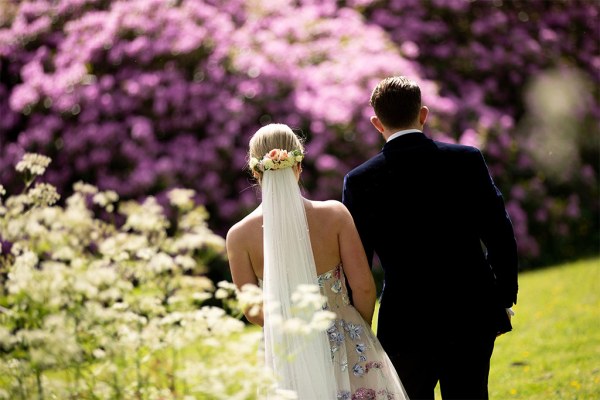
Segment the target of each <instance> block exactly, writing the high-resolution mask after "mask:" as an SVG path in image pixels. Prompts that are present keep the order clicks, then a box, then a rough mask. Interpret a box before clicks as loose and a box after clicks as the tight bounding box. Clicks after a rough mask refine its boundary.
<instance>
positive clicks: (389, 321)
mask: <svg viewBox="0 0 600 400" xmlns="http://www.w3.org/2000/svg"><path fill="white" fill-rule="evenodd" d="M342 201H343V203H344V204H345V205H346V206H347V207H348V209H349V210H350V212H351V214H352V216H353V218H354V221H355V223H356V226H357V228H358V231H359V234H360V237H361V240H362V242H363V245H364V248H365V250H366V252H367V258H368V259H369V262H370V263H371V265H372V262H373V256H374V254H377V256H378V258H379V260H380V262H381V267H382V269H383V271H384V287H383V291H382V295H381V298H380V310H379V317H378V318H379V319H378V336H379V338H380V341H381V342H382V344H383V345H384V347H387V348H388V349H390V348H393V342H394V341H395V340H397V338H398V334H399V333H400V332H402V334H403V335H411V336H414V337H423V336H430V335H432V334H436V332H437V333H441V334H445V335H447V334H458V335H463V334H465V333H467V332H469V333H476V332H481V333H486V334H489V333H490V332H497V333H504V332H507V331H509V330H511V329H512V326H511V324H510V321H509V319H508V317H507V315H506V310H505V308H507V307H511V306H512V305H513V304H514V303H516V301H517V286H518V285H517V271H518V261H517V245H516V241H515V237H514V232H513V227H512V223H511V220H510V218H509V216H508V214H507V212H506V210H505V205H504V200H503V197H502V194H501V193H500V191H499V190H498V188H497V187H496V186H495V185H494V182H493V180H492V178H491V176H490V174H489V172H488V169H487V165H486V163H485V160H484V158H483V156H482V154H481V152H480V151H479V150H478V149H476V148H474V147H470V146H463V145H456V144H449V143H443V142H438V141H433V140H431V139H429V138H427V137H426V136H425V135H424V134H422V133H420V132H415V133H408V134H405V135H403V136H400V137H398V138H395V139H393V140H391V141H390V142H388V143H386V144H385V146H384V147H383V149H382V151H381V152H379V153H378V154H377V155H375V156H374V157H373V158H371V159H370V160H368V161H366V162H365V163H364V164H362V165H360V166H358V167H356V168H355V169H353V170H352V171H350V172H349V173H348V174H347V175H346V176H345V178H344V189H343V197H342ZM397 324H399V325H400V326H401V328H400V330H397V328H395V325H397Z"/></svg>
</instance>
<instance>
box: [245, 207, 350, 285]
mask: <svg viewBox="0 0 600 400" xmlns="http://www.w3.org/2000/svg"><path fill="white" fill-rule="evenodd" d="M304 207H305V210H306V219H307V221H308V230H309V234H310V241H311V247H312V250H313V255H314V258H315V264H316V266H317V271H316V272H317V275H320V274H322V273H324V272H327V271H329V270H331V269H332V268H334V267H335V266H336V265H338V264H339V263H340V261H341V257H340V246H339V234H340V232H341V230H342V224H343V221H344V218H343V212H345V206H344V205H343V204H342V203H340V202H339V201H335V200H327V201H312V200H307V199H304ZM237 225H238V226H237V229H240V230H241V231H243V232H244V237H245V239H246V240H245V242H246V246H245V247H246V250H247V252H248V256H249V257H250V262H251V264H252V269H253V270H254V273H255V274H256V276H257V277H258V278H259V279H262V277H263V232H262V209H261V207H258V208H257V209H256V210H254V211H253V212H252V213H250V214H249V215H248V216H247V217H246V218H244V219H243V220H241V221H240V222H239V223H238V224H237Z"/></svg>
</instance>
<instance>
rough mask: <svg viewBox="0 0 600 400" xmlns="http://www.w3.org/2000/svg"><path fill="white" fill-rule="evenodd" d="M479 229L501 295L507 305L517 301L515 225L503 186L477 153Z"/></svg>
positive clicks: (505, 305)
mask: <svg viewBox="0 0 600 400" xmlns="http://www.w3.org/2000/svg"><path fill="white" fill-rule="evenodd" d="M475 163H476V164H475V170H476V173H477V176H476V178H477V184H476V186H477V188H478V199H477V201H478V205H479V215H478V218H479V230H480V237H481V240H482V242H483V244H484V245H485V247H486V249H487V260H488V262H489V264H490V266H491V267H492V270H493V272H494V275H495V276H496V284H497V289H498V296H499V298H500V301H501V303H502V305H503V306H504V307H506V308H508V307H511V306H512V305H513V304H516V303H517V292H518V269H519V266H518V257H517V243H516V240H515V235H514V230H513V225H512V222H511V220H510V216H509V215H508V212H507V211H506V208H505V204H504V199H503V196H502V193H501V192H500V190H499V189H498V188H497V187H496V185H495V184H494V181H493V179H492V176H491V175H490V173H489V170H488V168H487V165H486V163H485V160H484V158H483V155H482V154H481V152H480V151H477V153H476V160H475Z"/></svg>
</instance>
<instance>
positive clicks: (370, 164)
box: [346, 152, 383, 178]
mask: <svg viewBox="0 0 600 400" xmlns="http://www.w3.org/2000/svg"><path fill="white" fill-rule="evenodd" d="M382 158H383V155H382V153H381V152H379V153H377V154H376V155H375V156H373V157H371V158H370V159H368V160H367V161H365V162H363V163H362V164H360V165H358V166H356V167H354V168H353V169H351V170H350V171H349V172H348V173H347V174H346V178H354V177H358V176H362V175H365V174H366V173H368V171H370V170H372V169H373V168H375V167H376V166H377V165H379V164H380V163H381V161H382Z"/></svg>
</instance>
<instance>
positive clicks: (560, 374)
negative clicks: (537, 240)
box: [490, 258, 600, 400]
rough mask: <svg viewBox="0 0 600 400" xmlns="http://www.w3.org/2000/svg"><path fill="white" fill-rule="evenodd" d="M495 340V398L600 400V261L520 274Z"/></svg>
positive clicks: (492, 393) (492, 384)
mask: <svg viewBox="0 0 600 400" xmlns="http://www.w3.org/2000/svg"><path fill="white" fill-rule="evenodd" d="M514 310H515V313H516V315H515V316H514V318H513V328H514V329H513V331H512V332H510V333H508V334H506V335H503V336H501V337H499V338H498V339H497V340H496V346H495V349H494V354H493V355H492V365H491V371H490V397H491V398H492V399H500V400H504V399H527V400H537V399H539V400H542V399H544V400H547V399H561V400H562V399H600V258H595V259H590V260H584V261H579V262H575V263H570V264H565V265H561V266H557V267H554V268H549V269H544V270H538V271H532V272H526V273H522V274H521V275H520V277H519V299H518V304H517V305H516V306H515V307H514Z"/></svg>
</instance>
